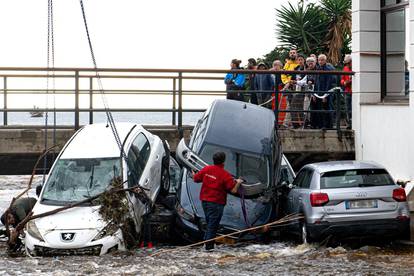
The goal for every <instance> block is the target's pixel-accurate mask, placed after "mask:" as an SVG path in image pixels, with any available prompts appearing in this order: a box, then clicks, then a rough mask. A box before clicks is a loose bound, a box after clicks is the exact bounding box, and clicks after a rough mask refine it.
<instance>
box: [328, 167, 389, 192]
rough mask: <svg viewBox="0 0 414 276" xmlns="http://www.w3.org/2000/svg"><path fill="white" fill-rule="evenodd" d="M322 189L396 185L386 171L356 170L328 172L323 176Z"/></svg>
mask: <svg viewBox="0 0 414 276" xmlns="http://www.w3.org/2000/svg"><path fill="white" fill-rule="evenodd" d="M320 183H321V189H331V188H352V187H371V186H387V185H395V183H394V180H393V179H392V178H391V176H390V175H389V174H388V173H387V171H386V170H384V169H354V170H341V171H333V172H326V173H323V174H322V175H321V181H320Z"/></svg>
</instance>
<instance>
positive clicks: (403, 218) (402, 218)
mask: <svg viewBox="0 0 414 276" xmlns="http://www.w3.org/2000/svg"><path fill="white" fill-rule="evenodd" d="M397 220H399V221H407V220H410V218H409V217H408V216H406V215H401V216H398V217H397Z"/></svg>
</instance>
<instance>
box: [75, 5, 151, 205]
mask: <svg viewBox="0 0 414 276" xmlns="http://www.w3.org/2000/svg"><path fill="white" fill-rule="evenodd" d="M79 3H80V6H81V10H82V17H83V23H84V25H85V31H86V36H87V39H88V44H89V50H90V53H91V58H92V62H93V66H94V69H95V75H96V79H97V81H98V89H99V91H100V94H101V98H102V102H103V104H104V108H105V113H106V117H107V120H108V124H109V126H110V127H111V131H112V134H113V135H114V137H115V141H116V143H117V145H118V147H119V150H120V152H121V156H122V158H123V159H124V160H125V162H126V165H127V167H128V168H129V171H130V172H131V173H132V175H133V176H135V178H136V179H137V180H138V183H136V184H137V185H138V186H139V187H140V188H141V189H142V194H143V195H144V196H145V197H146V199H147V200H148V202H151V200H150V199H149V197H148V195H147V194H146V193H145V191H144V190H145V189H144V188H142V187H141V186H140V185H139V178H138V172H137V169H136V168H135V166H133V165H132V166H131V165H130V164H129V162H128V161H129V160H128V156H127V155H126V153H125V151H124V147H123V144H122V142H121V139H120V137H119V134H118V131H117V129H116V126H115V122H114V118H113V117H112V113H111V111H110V110H109V105H108V102H107V99H106V96H105V92H104V89H103V85H102V79H101V77H100V75H99V72H98V66H97V62H96V58H95V53H94V51H93V47H92V40H91V36H90V33H89V28H88V23H87V20H86V13H85V7H84V5H83V0H79ZM146 207H147V211H149V209H148V208H149V206H148V205H147V204H146Z"/></svg>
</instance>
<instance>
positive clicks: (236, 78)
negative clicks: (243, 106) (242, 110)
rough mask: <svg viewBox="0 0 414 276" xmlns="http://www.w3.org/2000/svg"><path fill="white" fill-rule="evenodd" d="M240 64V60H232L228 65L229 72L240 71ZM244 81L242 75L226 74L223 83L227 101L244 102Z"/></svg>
mask: <svg viewBox="0 0 414 276" xmlns="http://www.w3.org/2000/svg"><path fill="white" fill-rule="evenodd" d="M240 63H241V60H238V59H233V60H232V61H231V64H230V66H231V70H241V68H240ZM245 81H246V77H245V75H244V74H240V73H227V75H226V77H225V78H224V83H225V84H226V91H227V99H231V100H237V101H244V97H243V92H242V90H244V83H245ZM238 91H240V92H238Z"/></svg>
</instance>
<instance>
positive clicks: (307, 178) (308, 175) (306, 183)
mask: <svg viewBox="0 0 414 276" xmlns="http://www.w3.org/2000/svg"><path fill="white" fill-rule="evenodd" d="M312 176H313V171H312V170H310V169H306V170H305V174H304V177H303V179H302V181H301V182H300V183H299V187H300V188H302V189H308V188H309V187H310V184H311V180H312Z"/></svg>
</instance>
